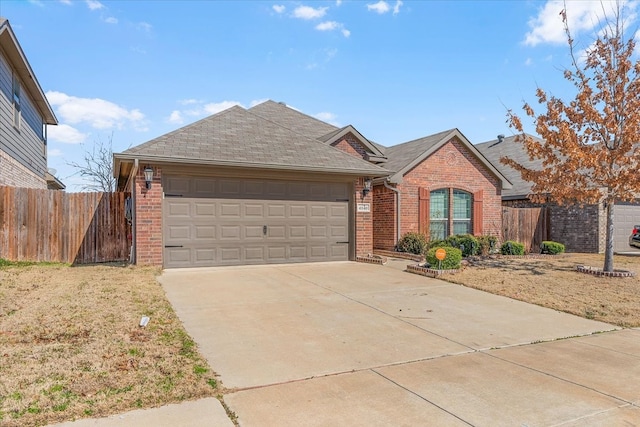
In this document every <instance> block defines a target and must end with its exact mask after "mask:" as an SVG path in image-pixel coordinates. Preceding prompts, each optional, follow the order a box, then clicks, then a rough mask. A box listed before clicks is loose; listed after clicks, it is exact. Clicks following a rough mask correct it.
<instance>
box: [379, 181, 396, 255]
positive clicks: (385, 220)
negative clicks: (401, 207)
mask: <svg viewBox="0 0 640 427" xmlns="http://www.w3.org/2000/svg"><path fill="white" fill-rule="evenodd" d="M395 234H396V194H395V193H394V192H393V191H391V190H389V189H388V188H386V187H385V186H384V185H376V186H375V187H374V188H373V247H374V248H376V249H387V250H390V249H393V248H394V247H395V245H396V243H397V237H396V235H395Z"/></svg>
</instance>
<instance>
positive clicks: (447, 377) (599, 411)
mask: <svg viewBox="0 0 640 427" xmlns="http://www.w3.org/2000/svg"><path fill="white" fill-rule="evenodd" d="M159 280H160V282H161V283H162V285H163V287H164V289H165V290H166V292H167V296H168V298H169V300H170V301H171V303H172V304H173V306H174V308H175V310H176V312H177V314H178V316H179V317H180V318H181V320H182V321H183V322H184V324H185V327H186V329H187V331H188V332H189V333H190V334H191V336H192V337H193V338H194V339H195V340H196V342H197V343H198V345H199V348H200V350H201V352H202V353H203V355H204V356H205V357H206V358H207V360H208V362H209V364H210V365H211V367H212V369H214V370H215V371H216V372H217V373H218V374H219V375H220V379H221V382H222V384H223V385H224V386H225V387H227V388H230V389H232V390H233V391H232V392H229V393H227V394H225V396H224V401H225V403H226V404H227V405H228V407H229V408H230V410H232V411H234V412H235V413H236V414H237V416H238V422H239V423H240V425H241V426H327V425H350V426H359V425H363V426H389V425H393V426H416V425H434V426H440V425H443V426H449V425H466V426H468V425H473V426H501V425H504V426H514V425H516V426H533V425H542V426H553V425H563V426H565V425H566V426H579V425H580V426H582V425H595V426H611V425H630V426H633V425H638V426H640V409H639V408H638V405H639V404H640V330H636V329H626V330H618V329H619V328H616V327H614V326H612V325H608V324H605V323H600V322H595V321H590V320H586V319H583V318H579V317H576V316H571V315H568V314H565V313H559V312H556V311H554V310H549V309H545V308H541V307H538V306H534V305H530V304H526V303H522V302H519V301H515V300H511V299H508V298H503V297H499V296H496V295H491V294H487V293H484V292H481V291H477V290H474V289H470V288H466V287H463V286H459V285H455V284H450V283H446V282H443V281H439V280H435V279H429V278H425V277H422V276H416V275H412V274H408V273H405V272H402V271H400V264H398V263H391V268H389V267H388V266H387V267H381V266H376V265H368V264H357V263H328V264H301V265H286V266H262V267H241V268H240V267H238V268H234V267H227V268H218V269H191V270H169V271H165V272H164V273H163V275H162V276H161V277H160V279H159ZM570 337H573V338H570ZM189 405H190V406H189ZM167 408H169V407H164V408H159V409H152V410H147V411H134V412H133V413H130V414H123V415H121V416H119V417H111V418H109V419H104V420H84V421H80V422H76V423H72V424H67V425H69V426H78V425H80V426H84V425H104V426H109V425H152V424H153V425H213V426H217V425H220V426H225V425H231V424H230V423H231V421H230V420H229V419H228V418H226V414H225V412H224V409H223V408H222V406H221V405H220V403H219V402H217V401H215V400H213V399H205V400H203V401H197V402H188V403H184V404H182V405H177V406H175V407H173V408H170V410H171V411H172V412H171V413H172V414H175V416H176V417H177V418H171V416H173V415H171V416H170V415H165V414H164V412H162V411H165V410H167ZM123 417H124V418H123ZM138 417H139V418H138ZM109 420H111V421H109ZM85 423H87V424H85Z"/></svg>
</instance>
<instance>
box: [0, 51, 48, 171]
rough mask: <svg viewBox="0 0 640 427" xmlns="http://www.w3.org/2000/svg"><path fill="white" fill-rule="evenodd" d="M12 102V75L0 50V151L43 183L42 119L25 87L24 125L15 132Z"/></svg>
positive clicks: (45, 166)
mask: <svg viewBox="0 0 640 427" xmlns="http://www.w3.org/2000/svg"><path fill="white" fill-rule="evenodd" d="M12 98H13V96H12V71H11V67H10V66H9V64H8V61H7V59H6V57H5V55H4V52H3V51H2V50H1V49H0V150H2V151H4V152H5V153H7V154H8V155H9V156H11V157H12V158H14V159H15V160H16V161H18V162H19V163H20V164H21V165H23V166H24V167H26V168H27V169H29V170H30V171H32V172H33V173H35V174H36V175H38V176H39V177H42V179H43V180H44V175H45V172H46V169H47V157H46V150H45V142H44V141H43V140H42V116H41V115H40V114H39V113H38V112H37V110H36V109H35V108H34V102H33V101H32V100H31V99H29V94H28V93H27V92H26V90H24V86H23V88H22V91H21V107H22V118H21V120H22V121H21V124H20V130H18V129H16V128H15V127H14V126H13V103H12ZM34 128H35V129H37V131H34Z"/></svg>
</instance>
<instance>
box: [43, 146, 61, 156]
mask: <svg viewBox="0 0 640 427" xmlns="http://www.w3.org/2000/svg"><path fill="white" fill-rule="evenodd" d="M60 156H62V150H60V149H58V148H50V149H48V150H47V157H60Z"/></svg>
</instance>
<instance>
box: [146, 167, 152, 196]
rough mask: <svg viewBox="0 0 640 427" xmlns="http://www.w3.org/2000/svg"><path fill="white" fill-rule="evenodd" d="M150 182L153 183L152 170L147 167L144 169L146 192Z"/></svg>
mask: <svg viewBox="0 0 640 427" xmlns="http://www.w3.org/2000/svg"><path fill="white" fill-rule="evenodd" d="M151 181H153V169H152V168H151V166H147V167H146V168H144V182H145V184H147V190H149V189H150V188H151Z"/></svg>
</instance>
